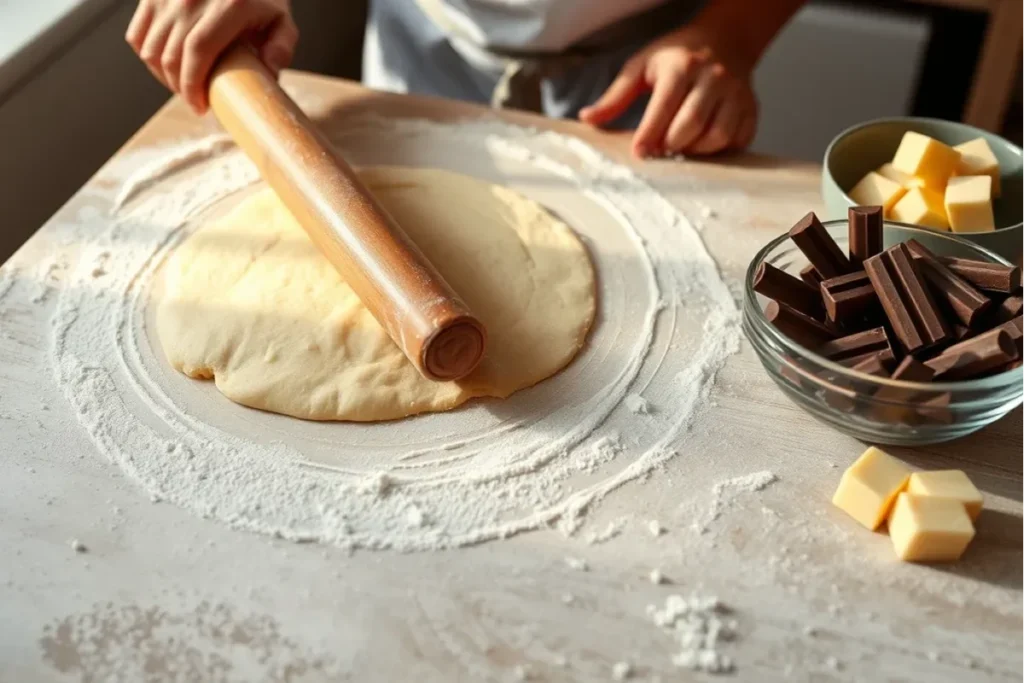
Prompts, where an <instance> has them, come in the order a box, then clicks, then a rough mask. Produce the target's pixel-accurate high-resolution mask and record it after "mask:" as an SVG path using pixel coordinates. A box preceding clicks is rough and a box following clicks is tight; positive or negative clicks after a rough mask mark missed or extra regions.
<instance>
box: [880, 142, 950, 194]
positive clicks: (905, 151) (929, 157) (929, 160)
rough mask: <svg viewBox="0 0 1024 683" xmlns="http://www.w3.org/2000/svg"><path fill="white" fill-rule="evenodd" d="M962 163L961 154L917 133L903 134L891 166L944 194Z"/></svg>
mask: <svg viewBox="0 0 1024 683" xmlns="http://www.w3.org/2000/svg"><path fill="white" fill-rule="evenodd" d="M958 163H960V152H958V151H956V150H955V149H953V148H952V147H950V146H948V145H944V144H943V143H941V142H939V141H938V140H935V139H933V138H930V137H928V136H927V135H921V134H920V133H915V132H914V131H912V130H911V131H907V132H906V133H904V134H903V139H902V140H901V141H900V146H899V148H898V149H897V150H896V155H895V156H894V157H893V158H892V166H893V168H895V169H896V170H897V171H902V172H903V173H906V174H907V175H911V176H915V177H917V178H920V179H921V180H922V181H923V182H924V184H925V185H926V186H927V187H930V188H931V189H933V190H938V191H942V190H943V189H945V187H946V182H947V181H948V180H949V177H950V176H951V175H953V172H954V171H956V167H957V164H958Z"/></svg>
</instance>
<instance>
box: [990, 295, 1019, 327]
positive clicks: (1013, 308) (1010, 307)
mask: <svg viewBox="0 0 1024 683" xmlns="http://www.w3.org/2000/svg"><path fill="white" fill-rule="evenodd" d="M1022 309H1024V299H1022V298H1021V297H1020V296H1008V297H1006V298H1005V299H1003V301H1002V302H1001V303H1000V304H999V306H997V307H996V320H998V321H999V322H1006V321H1007V320H1013V319H1014V318H1016V317H1017V316H1019V315H1020V314H1021V310H1022Z"/></svg>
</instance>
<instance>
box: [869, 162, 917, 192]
mask: <svg viewBox="0 0 1024 683" xmlns="http://www.w3.org/2000/svg"><path fill="white" fill-rule="evenodd" d="M875 173H877V174H878V175H880V176H882V177H884V178H888V179H889V180H891V181H893V182H895V183H899V184H900V185H902V186H903V187H906V188H908V189H909V188H911V187H921V186H922V185H924V181H923V180H921V179H920V178H915V177H914V176H912V175H907V174H906V173H904V172H903V171H897V170H896V169H895V168H894V167H893V165H892V164H882V165H881V166H879V167H878V170H876V171H875Z"/></svg>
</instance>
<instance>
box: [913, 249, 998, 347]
mask: <svg viewBox="0 0 1024 683" xmlns="http://www.w3.org/2000/svg"><path fill="white" fill-rule="evenodd" d="M906 245H907V249H908V250H910V253H911V254H912V255H913V257H914V259H915V261H916V262H917V266H918V268H919V270H920V271H921V274H922V275H924V279H925V280H926V281H927V282H928V285H929V286H930V287H931V290H932V293H933V294H935V296H936V298H938V300H939V301H942V302H945V304H946V305H947V306H948V307H949V308H950V309H951V310H952V311H953V314H954V315H956V317H957V318H959V320H960V322H962V323H963V324H964V325H967V326H968V327H975V326H977V325H978V323H979V321H980V320H981V319H982V318H983V317H984V313H985V312H986V311H988V310H989V308H991V307H992V300H991V299H989V298H988V297H987V296H985V295H984V294H982V293H981V292H979V291H978V290H977V289H975V288H974V287H973V286H972V285H971V283H969V282H968V281H967V280H965V279H963V278H962V277H960V276H959V275H957V274H956V273H954V272H953V271H951V270H950V269H949V268H947V267H946V266H945V265H943V264H942V263H941V262H940V261H939V260H938V258H936V256H935V254H933V253H932V252H931V250H929V249H928V248H927V247H925V246H924V245H923V244H921V243H920V242H918V241H917V240H909V241H908V242H907V243H906Z"/></svg>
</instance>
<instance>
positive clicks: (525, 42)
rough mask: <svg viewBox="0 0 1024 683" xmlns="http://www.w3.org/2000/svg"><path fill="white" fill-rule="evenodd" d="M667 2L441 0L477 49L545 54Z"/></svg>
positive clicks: (655, 0)
mask: <svg viewBox="0 0 1024 683" xmlns="http://www.w3.org/2000/svg"><path fill="white" fill-rule="evenodd" d="M436 1H437V0H435V2H436ZM665 1H666V0H440V2H441V3H442V4H443V5H444V10H445V12H446V14H447V16H448V20H449V21H450V22H452V23H453V24H455V25H457V26H458V27H459V33H460V35H461V36H464V37H465V38H466V39H468V40H470V41H472V42H474V43H476V44H477V45H479V46H481V47H489V48H497V49H503V48H504V49H514V50H520V49H521V50H537V51H542V52H558V51H561V50H564V49H566V48H568V47H570V46H571V45H573V44H574V43H576V42H578V41H579V40H581V39H582V38H585V37H586V36H588V35H590V34H592V33H594V32H595V31H598V30H600V29H602V28H604V27H606V26H609V25H611V24H613V23H614V22H616V21H619V20H621V19H624V18H626V17H629V16H632V15H634V14H638V13H640V12H643V11H645V10H649V9H651V8H652V7H655V6H657V5H660V4H663V3H664V2H665Z"/></svg>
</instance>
